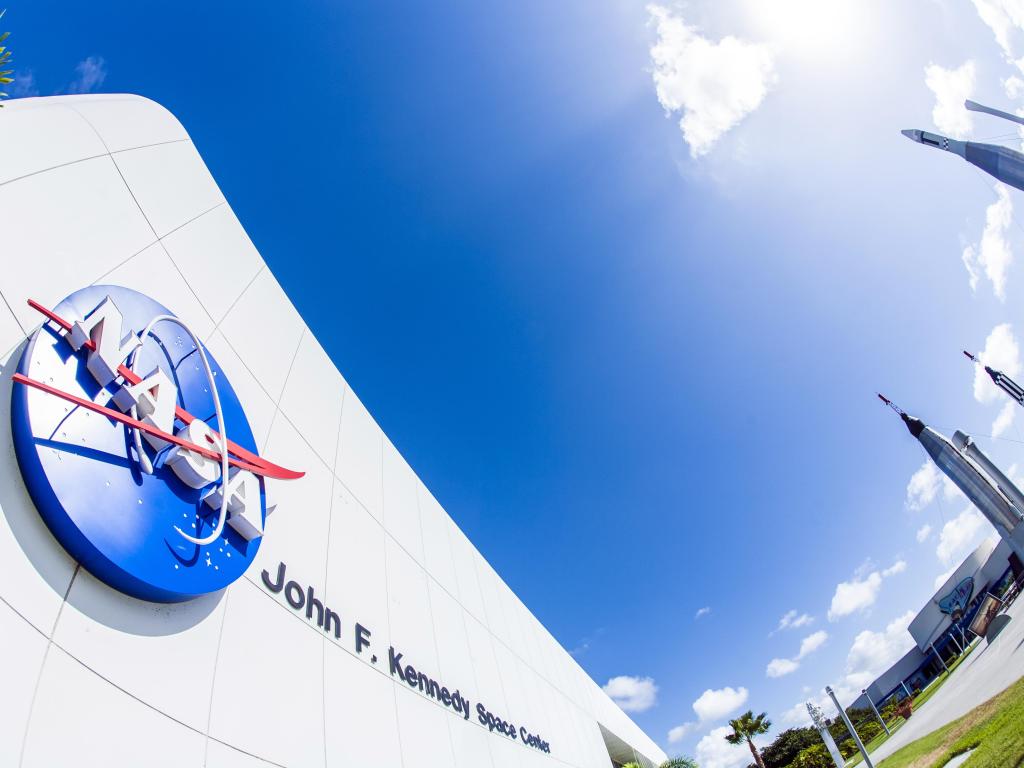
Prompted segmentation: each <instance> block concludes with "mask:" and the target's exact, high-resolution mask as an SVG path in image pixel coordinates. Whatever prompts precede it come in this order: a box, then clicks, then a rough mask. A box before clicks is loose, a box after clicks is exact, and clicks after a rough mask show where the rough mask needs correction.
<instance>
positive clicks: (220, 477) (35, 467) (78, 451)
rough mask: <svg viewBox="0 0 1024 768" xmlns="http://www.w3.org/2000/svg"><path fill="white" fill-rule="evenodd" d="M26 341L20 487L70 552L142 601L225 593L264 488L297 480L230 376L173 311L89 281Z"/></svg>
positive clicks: (18, 392)
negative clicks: (261, 449) (267, 443)
mask: <svg viewBox="0 0 1024 768" xmlns="http://www.w3.org/2000/svg"><path fill="white" fill-rule="evenodd" d="M29 304H30V305H31V306H32V307H33V308H35V309H36V310H38V311H39V312H41V313H42V314H43V315H44V316H45V318H46V322H44V323H43V325H42V326H41V327H40V328H39V329H38V330H37V331H36V332H35V333H34V334H33V335H32V336H31V337H30V339H29V342H28V344H27V345H26V347H25V351H24V352H23V354H22V357H21V361H20V364H19V367H18V372H17V373H16V374H14V376H13V380H14V382H15V384H16V385H17V386H15V387H14V391H13V393H12V402H11V421H12V432H13V435H14V447H15V452H16V454H17V457H18V463H19V465H20V467H21V472H22V476H23V477H24V479H25V485H26V487H27V488H28V491H29V494H30V495H31V497H32V500H33V501H34V502H35V505H36V507H37V508H38V509H39V513H40V515H41V517H42V518H43V520H44V521H45V523H46V525H47V526H48V527H49V529H50V531H51V532H52V533H53V535H54V536H55V537H56V538H57V540H58V541H59V542H60V543H61V545H62V546H63V547H64V548H65V549H66V550H67V551H68V552H69V553H70V554H71V556H72V557H74V558H75V559H76V560H77V561H78V562H80V563H81V564H82V565H83V566H85V567H86V569H88V570H89V571H90V572H91V573H92V574H93V575H94V576H96V577H97V578H99V579H100V580H101V581H104V582H106V583H107V584H109V585H110V586H112V587H114V588H115V589H118V590H120V591H122V592H125V593H126V594H129V595H132V596H134V597H138V598H140V599H143V600H153V601H159V602H176V601H181V600H188V599H190V598H193V597H196V596H198V595H203V594H207V593H209V592H215V591H217V590H220V589H223V588H224V587H226V586H227V585H229V584H231V583H232V582H233V581H235V579H237V578H238V577H239V576H241V575H242V573H244V572H245V570H246V568H248V567H249V565H250V564H251V563H252V561H253V559H254V558H255V556H256V552H257V551H258V550H259V546H260V541H261V540H262V537H263V533H264V528H265V526H266V520H267V515H268V514H269V512H270V511H272V510H273V507H272V506H270V507H269V508H268V504H267V494H266V479H267V478H274V479H278V480H295V479H298V478H300V477H302V473H301V472H294V471H292V470H288V469H285V468H283V467H280V466H277V465H276V464H273V463H271V462H269V461H267V460H266V459H264V458H262V457H260V456H259V455H258V451H257V448H256V444H255V440H254V439H253V434H252V430H251V428H250V427H249V422H248V419H246V416H245V412H244V410H243V409H242V406H241V403H240V402H239V400H238V397H237V395H236V394H235V391H234V390H233V389H232V387H231V384H230V383H229V382H228V381H227V377H226V376H225V375H224V372H223V370H221V368H220V367H219V366H218V365H217V362H216V361H215V360H214V359H213V357H212V356H211V355H210V354H209V352H207V351H206V349H205V348H204V347H203V345H202V343H201V342H200V341H199V339H198V338H197V337H196V336H195V334H193V333H192V331H191V330H189V328H188V327H187V326H186V325H185V324H184V323H183V322H182V321H181V320H179V319H178V318H177V317H175V316H174V315H172V314H171V313H170V312H169V311H168V310H167V309H166V308H164V307H163V306H161V305H160V304H158V303H157V302H155V301H153V300H152V299H150V298H148V297H147V296H144V295H143V294H141V293H138V292H136V291H133V290H130V289H128V288H121V287H116V286H90V287H88V288H83V289H82V290H80V291H77V292H75V293H73V294H72V295H71V296H69V297H68V298H66V299H65V300H64V301H62V302H61V303H60V304H58V305H57V306H56V307H55V308H54V309H53V310H49V309H46V308H45V307H43V306H42V305H40V304H38V303H36V302H34V301H29Z"/></svg>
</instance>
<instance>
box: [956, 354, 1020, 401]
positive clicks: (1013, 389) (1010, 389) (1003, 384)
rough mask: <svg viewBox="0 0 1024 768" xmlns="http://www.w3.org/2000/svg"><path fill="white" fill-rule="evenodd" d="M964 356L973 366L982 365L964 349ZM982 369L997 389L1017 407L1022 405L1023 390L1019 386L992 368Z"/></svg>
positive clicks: (985, 366)
mask: <svg viewBox="0 0 1024 768" xmlns="http://www.w3.org/2000/svg"><path fill="white" fill-rule="evenodd" d="M964 354H965V355H967V358H968V359H969V360H970V361H971V362H973V363H974V364H975V365H984V364H983V363H982V362H981V360H979V359H978V358H977V356H975V355H972V354H971V353H970V352H968V351H967V350H966V349H965V350H964ZM984 368H985V373H987V374H988V377H989V378H990V379H992V383H993V384H995V385H996V386H997V387H999V388H1000V389H1001V390H1003V392H1005V393H1006V394H1008V395H1009V396H1010V397H1012V398H1013V399H1014V400H1016V401H1017V404H1018V405H1024V388H1022V387H1021V385H1020V384H1018V383H1017V382H1016V381H1014V380H1013V379H1011V378H1010V377H1009V376H1007V375H1006V374H1005V373H1003V372H1002V371H997V370H995V369H994V368H990V367H989V366H987V365H984Z"/></svg>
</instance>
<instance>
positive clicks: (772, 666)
mask: <svg viewBox="0 0 1024 768" xmlns="http://www.w3.org/2000/svg"><path fill="white" fill-rule="evenodd" d="M798 669H800V662H799V661H794V660H793V659H772V660H771V661H769V662H768V667H767V668H766V669H765V671H764V673H765V674H766V675H767V676H768V677H785V676H786V675H789V674H792V673H793V672H796V671H797V670H798Z"/></svg>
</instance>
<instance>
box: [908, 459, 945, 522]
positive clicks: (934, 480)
mask: <svg viewBox="0 0 1024 768" xmlns="http://www.w3.org/2000/svg"><path fill="white" fill-rule="evenodd" d="M941 483H942V474H941V473H940V472H939V470H938V467H936V466H935V464H934V463H933V462H932V461H931V459H925V462H924V464H922V465H921V467H920V469H918V470H917V471H916V472H915V473H914V474H912V475H911V476H910V482H909V483H907V500H906V502H905V503H906V506H907V509H909V510H911V511H914V512H917V511H919V510H922V509H924V508H925V507H927V506H928V505H929V504H931V503H932V502H933V501H935V496H936V494H938V492H939V485H940V484H941Z"/></svg>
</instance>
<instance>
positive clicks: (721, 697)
mask: <svg viewBox="0 0 1024 768" xmlns="http://www.w3.org/2000/svg"><path fill="white" fill-rule="evenodd" d="M748 695H749V693H748V691H747V689H746V688H744V687H742V686H740V687H739V688H732V687H731V686H726V687H725V688H718V689H715V690H712V689H710V688H709V689H708V690H706V691H704V693H702V694H701V695H700V696H699V697H698V699H697V700H696V701H695V702H693V711H694V712H696V713H697V717H698V719H700V721H701V722H706V721H712V720H721V719H722V718H723V717H725V716H726V715H731V714H732V713H733V712H735V711H736V710H737V709H739V708H740V707H742V706H743V705H744V704H746V703H747V696H748Z"/></svg>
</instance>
